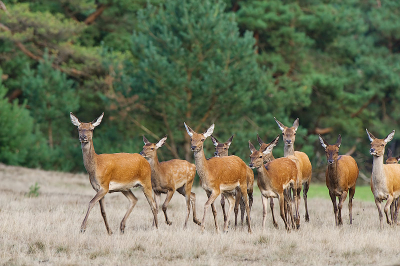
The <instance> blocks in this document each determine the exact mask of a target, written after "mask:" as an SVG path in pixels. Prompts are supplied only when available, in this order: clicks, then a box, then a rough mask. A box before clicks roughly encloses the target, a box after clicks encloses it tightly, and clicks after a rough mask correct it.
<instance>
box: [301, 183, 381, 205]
mask: <svg viewBox="0 0 400 266" xmlns="http://www.w3.org/2000/svg"><path fill="white" fill-rule="evenodd" d="M307 195H308V197H310V198H321V199H329V200H330V199H331V198H330V197H329V191H328V188H327V187H326V185H325V184H315V183H314V184H312V185H311V186H310V190H309V191H308V194H307ZM354 199H355V200H362V201H369V202H374V195H373V194H372V192H371V187H370V186H358V187H356V193H355V194H354Z"/></svg>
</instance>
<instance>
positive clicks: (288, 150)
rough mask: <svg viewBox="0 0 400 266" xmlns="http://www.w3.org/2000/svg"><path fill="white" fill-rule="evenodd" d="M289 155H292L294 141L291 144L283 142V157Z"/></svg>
mask: <svg viewBox="0 0 400 266" xmlns="http://www.w3.org/2000/svg"><path fill="white" fill-rule="evenodd" d="M290 155H294V143H293V144H292V145H287V144H285V148H284V149H283V156H284V157H288V156H290Z"/></svg>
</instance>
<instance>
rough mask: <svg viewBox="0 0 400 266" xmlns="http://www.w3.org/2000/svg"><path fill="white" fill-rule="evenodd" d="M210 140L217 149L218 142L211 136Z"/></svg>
mask: <svg viewBox="0 0 400 266" xmlns="http://www.w3.org/2000/svg"><path fill="white" fill-rule="evenodd" d="M211 140H212V142H213V144H214V146H215V147H217V146H218V140H217V139H216V138H215V137H214V136H213V135H211Z"/></svg>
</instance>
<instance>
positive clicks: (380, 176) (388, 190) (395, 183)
mask: <svg viewBox="0 0 400 266" xmlns="http://www.w3.org/2000/svg"><path fill="white" fill-rule="evenodd" d="M366 131H367V134H368V137H369V139H370V141H371V149H370V154H371V155H372V156H373V164H372V176H371V191H372V193H373V194H374V198H375V204H376V207H377V208H378V213H379V222H380V227H381V228H382V227H383V214H382V209H381V203H382V201H384V200H386V204H385V208H384V211H385V214H386V221H387V223H388V224H392V223H393V222H396V221H392V216H393V211H391V212H389V208H390V206H391V204H392V202H393V201H394V200H395V199H397V198H398V197H399V196H400V165H399V164H383V155H384V153H385V146H386V144H387V143H388V142H389V141H391V140H392V139H393V136H394V133H395V131H394V130H393V131H392V133H390V134H389V135H388V136H387V137H386V138H385V139H377V138H376V137H375V136H374V135H372V134H371V133H370V132H369V131H368V130H366ZM399 207H400V206H399V205H397V207H396V211H395V212H396V213H398V211H399ZM396 219H397V217H396ZM396 219H395V220H396Z"/></svg>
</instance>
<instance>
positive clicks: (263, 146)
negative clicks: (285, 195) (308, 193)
mask: <svg viewBox="0 0 400 266" xmlns="http://www.w3.org/2000/svg"><path fill="white" fill-rule="evenodd" d="M279 137H280V136H279V135H278V136H276V138H275V139H274V140H273V141H271V142H270V143H264V141H263V140H262V139H261V138H260V137H259V136H258V134H257V141H258V144H260V149H261V150H265V149H266V148H268V147H269V146H271V145H272V146H271V152H270V153H267V154H265V153H263V161H264V164H267V163H269V162H271V161H273V160H275V157H274V155H273V154H272V151H273V148H274V147H275V146H276V145H277V144H278V142H279ZM293 157H294V156H293ZM289 159H293V158H289ZM294 161H295V163H297V162H298V160H297V159H295V160H294ZM296 166H297V165H296ZM296 200H297V201H298V200H299V198H298V197H297V196H296ZM269 204H270V208H271V215H272V223H273V225H274V227H275V228H279V226H278V223H277V222H276V220H275V215H274V198H270V200H269ZM287 204H290V203H289V202H287ZM285 208H286V209H287V210H288V209H289V208H288V206H286V207H285ZM296 215H297V214H296ZM297 220H298V222H300V221H299V219H297ZM293 225H294V224H293ZM298 225H299V224H298ZM299 226H300V225H299Z"/></svg>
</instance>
